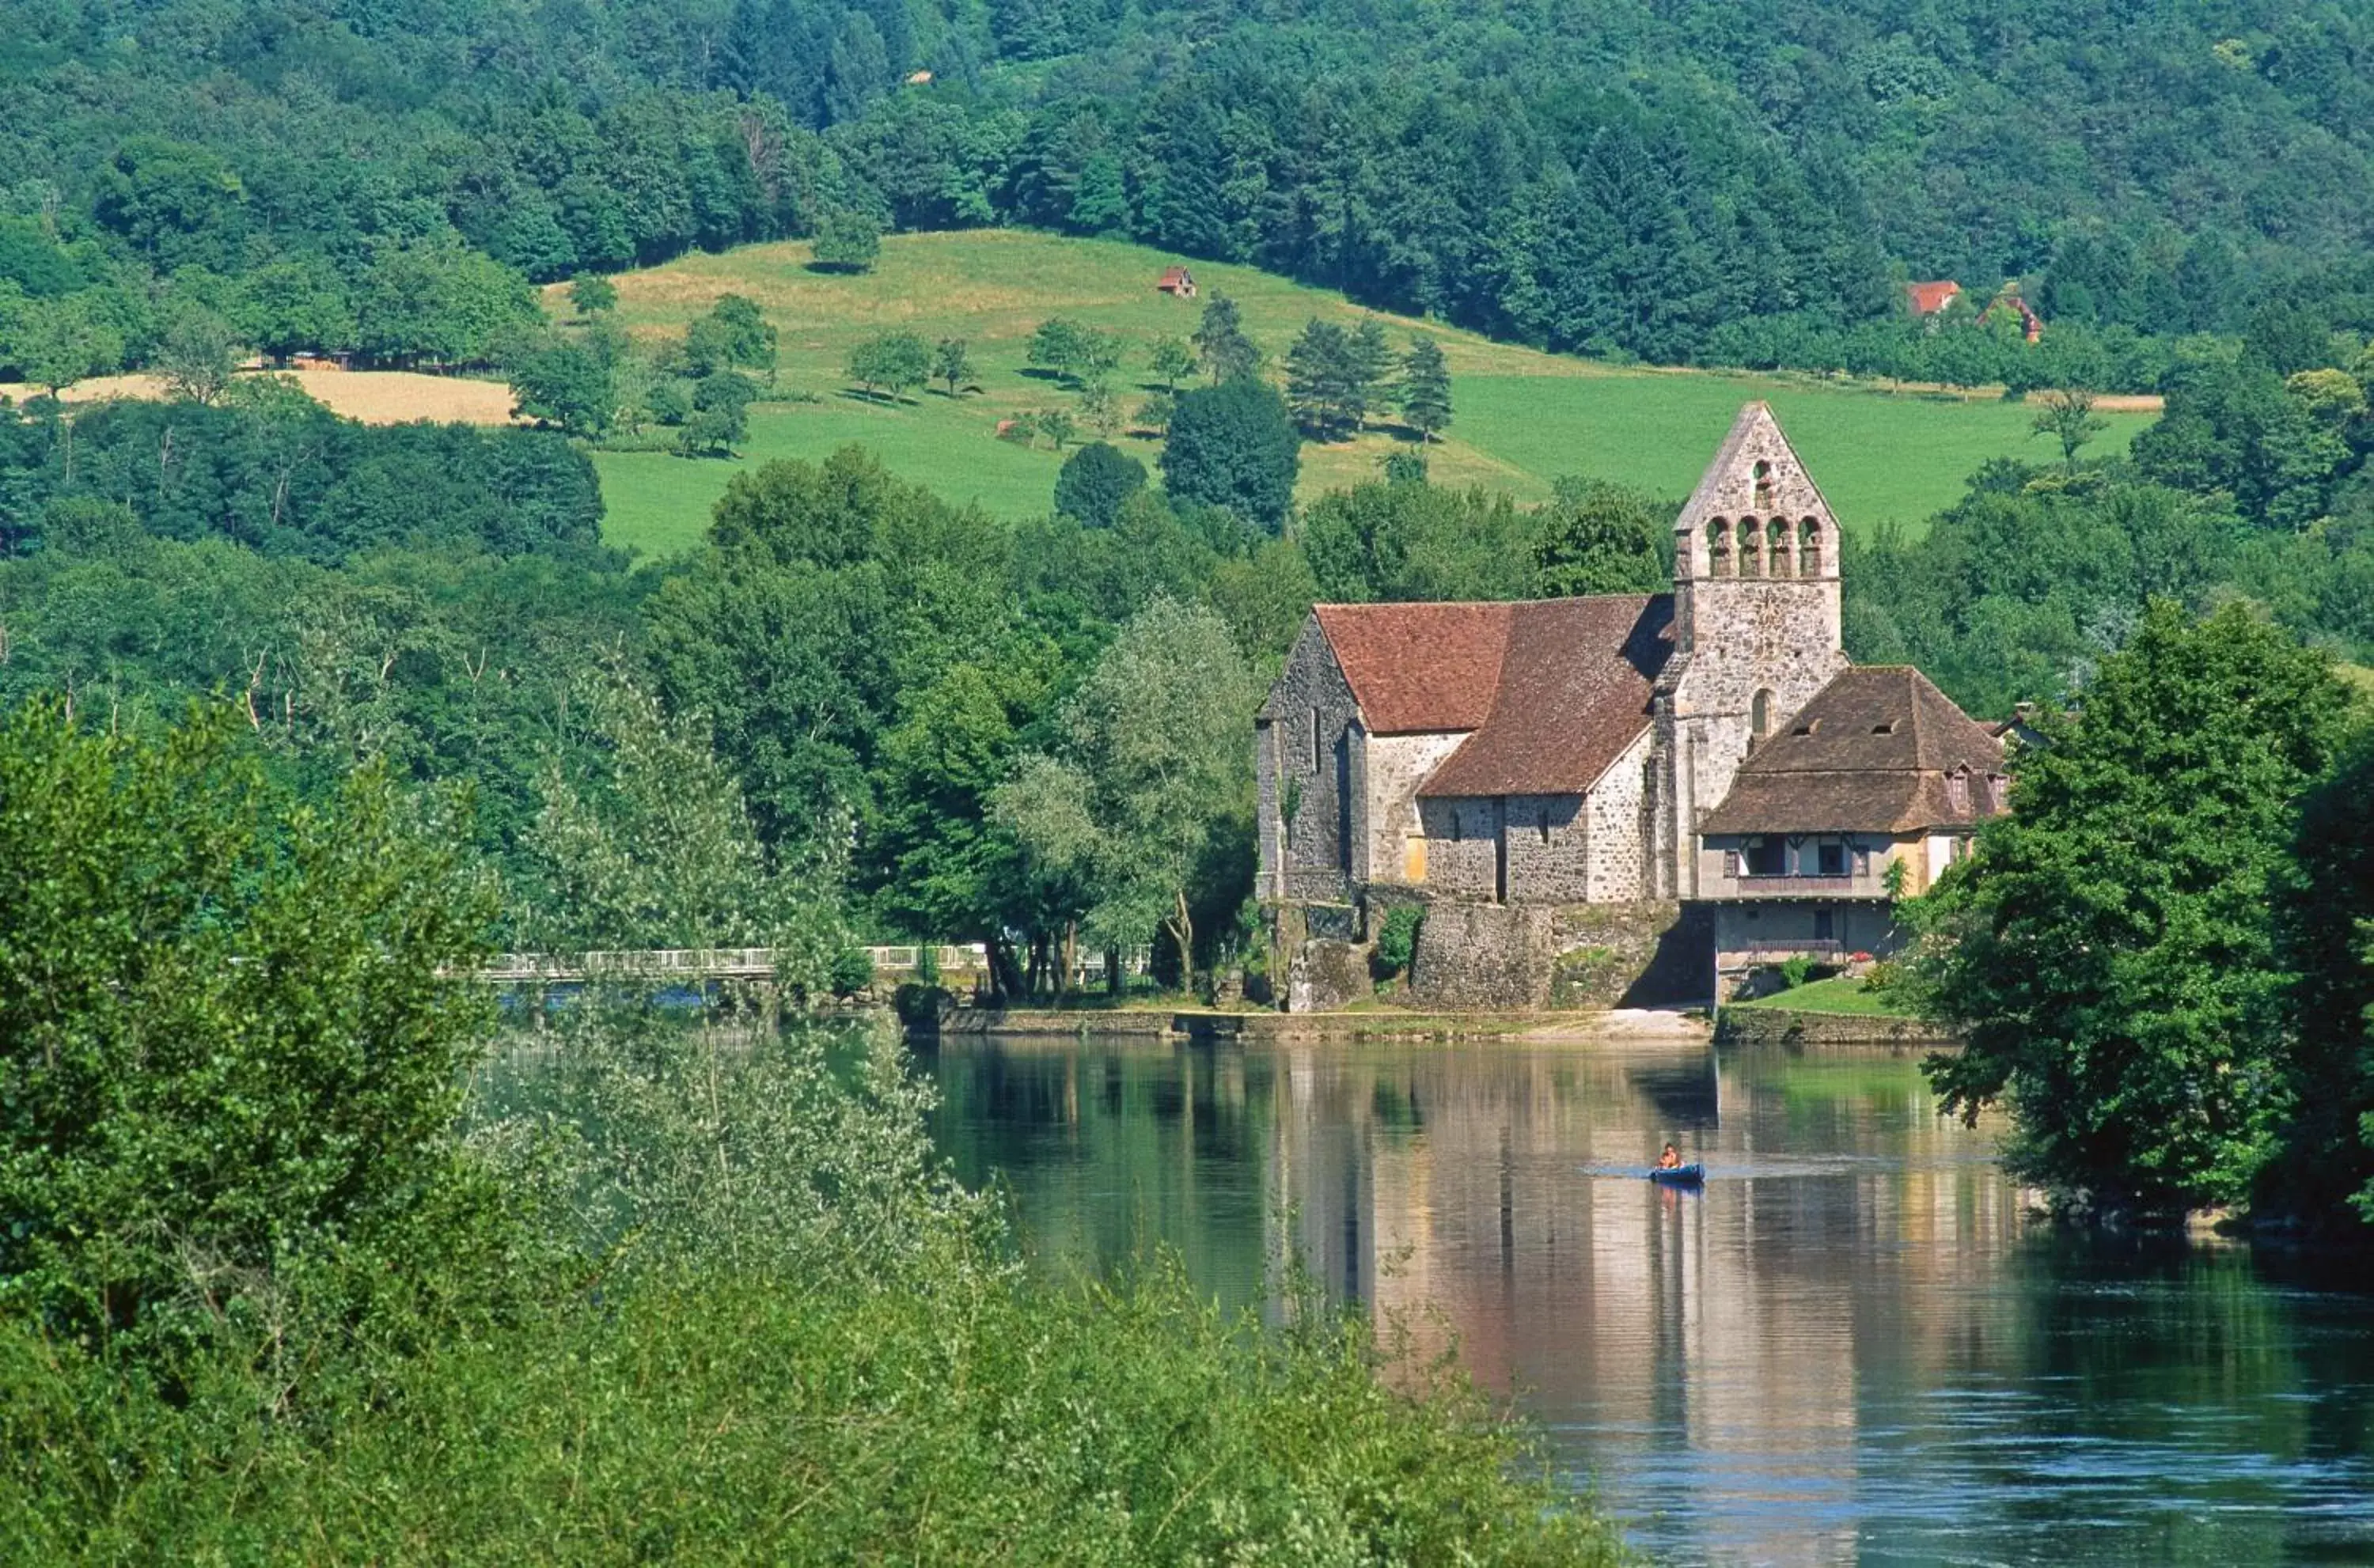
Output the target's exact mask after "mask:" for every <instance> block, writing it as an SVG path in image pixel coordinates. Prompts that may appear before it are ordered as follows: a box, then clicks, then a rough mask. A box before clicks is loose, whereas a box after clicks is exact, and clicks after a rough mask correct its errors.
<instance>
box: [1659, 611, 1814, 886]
mask: <svg viewBox="0 0 2374 1568" xmlns="http://www.w3.org/2000/svg"><path fill="white" fill-rule="evenodd" d="M1838 591H1839V587H1838V582H1837V580H1836V579H1831V580H1829V581H1827V582H1754V581H1748V582H1733V581H1722V580H1719V581H1714V582H1698V583H1692V584H1690V585H1688V588H1687V589H1686V592H1687V594H1688V598H1689V602H1690V603H1689V614H1690V615H1691V619H1692V622H1693V626H1694V634H1693V639H1692V640H1693V642H1694V644H1695V646H1694V647H1693V649H1692V650H1691V653H1690V656H1689V664H1688V667H1687V668H1686V670H1685V671H1684V672H1683V673H1682V676H1681V678H1680V680H1679V681H1678V682H1676V683H1675V687H1674V689H1673V692H1672V701H1673V705H1674V720H1675V731H1676V741H1677V743H1678V745H1679V747H1680V753H1681V755H1679V756H1678V757H1677V758H1676V759H1675V785H1674V790H1673V794H1674V804H1675V811H1676V821H1675V824H1674V827H1673V832H1672V835H1671V838H1672V842H1673V843H1674V845H1675V849H1676V851H1677V854H1676V856H1675V859H1676V860H1678V862H1679V864H1678V865H1677V866H1676V868H1675V871H1676V873H1677V878H1678V880H1677V882H1676V885H1675V891H1676V892H1677V893H1678V894H1679V895H1681V896H1682V897H1685V898H1687V897H1693V896H1695V895H1697V893H1698V887H1697V876H1696V872H1697V867H1696V865H1695V864H1694V863H1693V861H1694V860H1695V855H1694V854H1693V853H1692V850H1693V848H1694V847H1695V845H1696V843H1697V838H1698V819H1699V818H1700V817H1701V816H1703V815H1704V814H1705V813H1708V812H1710V811H1711V810H1713V809H1714V808H1715V806H1716V805H1718V804H1720V803H1721V802H1722V798H1723V796H1724V795H1726V794H1728V793H1729V792H1730V790H1731V780H1732V776H1733V774H1734V773H1736V772H1737V771H1738V770H1739V765H1740V763H1741V762H1742V761H1743V760H1745V757H1746V755H1747V748H1748V743H1749V741H1750V739H1751V738H1752V735H1753V728H1752V727H1753V722H1754V716H1755V707H1756V699H1757V695H1758V694H1759V693H1769V694H1770V695H1769V703H1768V715H1767V719H1768V723H1769V726H1770V728H1771V730H1772V731H1776V732H1777V731H1779V730H1780V729H1781V728H1783V727H1784V726H1786V724H1787V723H1788V722H1789V720H1790V719H1791V718H1792V716H1794V715H1795V713H1796V711H1797V710H1798V709H1799V708H1803V707H1804V706H1805V704H1806V703H1807V702H1809V701H1811V700H1812V699H1813V697H1814V695H1815V694H1816V692H1819V691H1820V690H1821V689H1822V688H1823V687H1824V686H1825V685H1828V684H1829V681H1830V678H1831V677H1832V676H1834V675H1836V674H1837V673H1839V671H1840V670H1843V669H1845V668H1846V666H1847V657H1846V654H1845V652H1844V651H1843V650H1841V649H1839V645H1838V642H1837V640H1836V635H1835V630H1834V628H1835V627H1836V625H1837V611H1838Z"/></svg>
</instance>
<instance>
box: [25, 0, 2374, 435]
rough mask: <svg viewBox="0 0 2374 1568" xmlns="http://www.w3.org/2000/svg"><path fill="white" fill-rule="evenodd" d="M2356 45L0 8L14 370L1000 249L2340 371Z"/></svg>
mask: <svg viewBox="0 0 2374 1568" xmlns="http://www.w3.org/2000/svg"><path fill="white" fill-rule="evenodd" d="M2369 51H2374V22H2369V20H2368V18H2367V17H2366V16H2365V14H2364V13H2363V11H2362V9H2360V8H2357V7H2353V6H2345V5H2341V4H2335V3H2331V0H2224V3H2220V4H2215V5H2208V6H2170V5H2155V6H2125V5H2112V4H2108V3H2104V0H2097V3H2093V4H2079V5H2065V4H2063V5H2043V4H2039V3H2035V0H2022V3H2019V4H2016V5H2012V6H1975V5H1967V4H1957V5H1945V6H1935V5H1917V6H1916V5H1911V4H1908V3H1904V0H1844V3H1830V0H1825V3H1821V4H1816V3H1815V0H1758V3H1757V4H1752V5H1746V6H1742V5H1739V4H1735V3H1732V0H1669V3H1664V4H1651V3H1650V0H1590V3H1588V4H1585V5H1581V6H1565V7H1535V6H1529V5H1523V4H1495V5H1489V6H1474V7H1463V8H1461V9H1460V10H1459V11H1458V12H1457V13H1456V14H1455V15H1452V14H1446V13H1444V12H1442V11H1440V9H1438V8H1436V7H1431V6H1422V5H1419V4H1416V0H1389V3H1387V4H1384V5H1381V6H1372V5H1360V6H1352V5H1348V4H1343V3H1341V0H1310V3H1308V4H1287V5H1271V4H1261V5H1254V4H1251V3H1250V0H1244V3H1240V0H1193V3H1180V4H1170V3H1166V0H1155V3H1147V4H1136V5H1125V4H1122V3H1120V0H996V3H994V4H991V5H988V6H978V7H976V6H956V5H953V4H946V3H934V4H924V5H909V4H905V3H903V0H859V3H847V0H731V3H724V0H704V3H699V4H692V5H683V6H677V5H659V4H655V3H652V0H618V3H614V4H607V5H586V6H527V5H520V4H503V3H496V0H489V3H487V4H478V5H467V6H463V5H441V4H429V3H426V0H424V3H421V4H389V3H382V0H340V3H335V4H330V5H325V6H293V5H290V6H272V5H259V6H237V7H224V6H215V5H212V4H209V3H207V0H166V3H163V4H159V5H155V6H140V7H116V6H107V5H102V4H100V3H98V0H7V4H6V5H5V6H0V158H5V159H6V165H5V167H6V169H7V170H9V171H10V174H9V178H8V179H7V180H6V181H0V364H5V366H6V368H8V369H13V370H14V371H15V372H17V374H18V377H19V378H20V379H23V380H31V381H36V382H41V383H43V384H56V383H55V381H54V380H53V378H56V377H58V376H65V378H66V379H67V380H69V381H71V380H76V379H80V378H81V377H84V376H88V375H91V374H97V373H100V372H101V371H103V370H106V369H114V368H116V367H118V366H120V365H123V364H132V365H148V364H152V363H155V362H157V360H158V358H159V355H160V354H163V353H165V352H166V350H167V348H168V345H169V343H170V339H171V338H172V337H173V335H174V333H176V331H177V330H180V331H182V332H184V333H189V332H194V331H196V330H198V328H197V327H194V326H192V325H191V322H192V321H193V319H194V320H195V321H196V322H198V323H200V325H204V324H205V323H207V322H228V323H229V325H230V326H231V328H232V329H233V330H235V331H236V333H238V335H239V338H240V341H241V342H242V343H243V344H246V345H251V346H254V347H258V348H261V349H263V350H264V351H266V352H270V353H276V354H285V353H289V352H295V351H299V350H307V351H315V352H323V353H342V354H352V355H355V356H358V357H360V358H361V359H362V360H363V361H364V362H367V363H377V364H393V365H406V366H412V365H430V366H473V365H484V364H488V363H491V362H494V361H496V360H499V359H501V358H503V357H506V356H507V355H510V354H512V353H515V352H517V351H518V350H517V345H516V344H515V343H514V342H513V341H512V340H513V339H514V338H515V337H516V335H517V334H518V333H520V332H522V331H523V330H526V329H528V328H530V327H532V326H533V324H534V323H533V311H532V309H531V308H530V307H529V305H528V302H527V299H526V295H525V288H524V285H525V283H527V282H542V281H548V280H551V279H556V278H561V277H567V276H570V275H576V274H579V273H582V272H597V273H598V272H605V271H613V270H616V269H618V268H621V267H624V266H627V265H629V264H638V263H652V262H656V261H661V260H664V259H665V258H667V257H670V256H672V255H676V254H678V253H681V252H685V251H687V250H689V249H693V248H703V249H710V250H716V249H722V248H723V247H726V246H730V245H733V244H735V243H739V242H743V241H747V240H763V239H771V238H778V237H784V236H808V235H813V234H817V233H819V232H820V231H828V232H834V233H844V232H847V231H848V230H849V229H850V228H851V227H852V225H854V226H858V227H860V228H874V229H876V230H879V229H882V228H894V229H922V228H950V227H966V226H978V225H990V224H1009V225H1025V226H1031V227H1037V228H1050V229H1054V230H1058V231H1061V232H1065V233H1074V234H1084V235H1119V236H1126V237H1129V238H1133V239H1137V240H1144V241H1146V242H1148V243H1151V244H1155V245H1158V246H1161V247H1164V248H1167V249H1169V250H1171V251H1174V252H1177V253H1179V254H1181V255H1182V256H1187V257H1201V258H1213V259H1224V260H1231V261H1242V262H1248V263H1254V264H1257V265H1259V266H1261V267H1263V268H1264V269H1267V270H1269V271H1272V272H1276V273H1280V274H1285V275H1290V276H1293V277H1296V278H1299V279H1302V280H1306V281H1309V282H1312V283H1315V284H1320V285H1323V286H1326V287H1337V288H1341V289H1342V290H1344V291H1345V292H1346V293H1347V294H1348V295H1350V296H1351V297H1352V298H1354V299H1356V300H1357V301H1360V302H1363V303H1367V304H1369V305H1372V306H1376V307H1379V308H1390V309H1393V310H1401V311H1406V312H1411V313H1428V314H1432V315H1435V316H1437V317H1439V318H1440V319H1443V320H1445V321H1449V322H1454V323H1458V324H1460V325H1463V326H1468V327H1473V328H1475V329H1478V330H1481V331H1484V332H1487V333H1493V334H1496V335H1500V336H1505V337H1508V338H1510V339H1514V340H1519V341H1523V342H1528V343H1533V344H1536V345H1545V346H1548V347H1551V348H1555V349H1561V350H1570V351H1575V352H1581V353H1587V354H1592V355H1598V356H1603V357H1618V358H1623V357H1639V358H1645V359H1649V360H1653V361H1657V362H1661V363H1688V362H1694V361H1695V362H1710V363H1725V364H1735V365H1745V366H1749V367H1757V368H1761V367H1766V366H1774V365H1786V366H1793V367H1797V368H1802V369H1840V370H1848V371H1852V372H1856V373H1862V374H1887V375H1893V376H1900V377H1908V378H1910V379H1915V380H1945V381H1955V382H1959V383H1962V384H1981V383H1992V382H1996V381H2007V382H2009V383H2011V384H2012V385H2014V386H2015V387H2021V386H2042V385H2063V386H2066V385H2074V384H2085V385H2090V386H2093V387H2095V388H2097V389H2098V390H2117V391H2134V392H2147V391H2151V390H2155V387H2156V385H2157V381H2158V380H2159V379H2160V378H2161V377H2162V376H2163V375H2164V374H2165V373H2166V372H2167V371H2168V367H2169V365H2170V363H2171V359H2172V357H2173V355H2174V353H2175V345H2177V344H2179V343H2180V342H2181V341H2182V340H2184V339H2185V338H2187V337H2188V336H2191V335H2193V334H2201V333H2211V334H2223V335H2227V336H2231V335H2232V334H2236V333H2239V332H2241V331H2242V330H2243V329H2244V328H2245V327H2247V326H2249V325H2250V324H2251V322H2252V321H2253V319H2254V318H2255V317H2256V316H2257V315H2258V314H2259V313H2261V312H2262V311H2264V310H2269V309H2271V308H2294V309H2304V310H2312V311H2315V312H2317V313H2319V314H2320V315H2321V316H2322V317H2323V318H2325V319H2326V320H2327V321H2328V322H2330V324H2331V325H2332V326H2333V327H2335V328H2338V329H2343V330H2349V331H2353V332H2356V333H2358V334H2360V335H2361V336H2362V335H2364V334H2366V333H2368V332H2369V331H2374V272H2369V269H2368V263H2366V261H2365V260H2364V256H2365V252H2366V249H2367V243H2366V242H2367V240H2368V233H2367V226H2368V216H2367V214H2366V211H2365V205H2364V203H2363V202H2362V200H2360V199H2359V193H2362V192H2363V191H2364V190H2365V189H2366V188H2367V186H2368V183H2369V181H2374V152H2369V146H2368V132H2367V130H2366V127H2367V126H2368V124H2370V123H2374V112H2369V109H2374V104H2369V102H2368V98H2369V95H2374V86H2369V83H2374V71H2369V70H2368V53H2369ZM1924 278H1953V279H1957V280H1958V281H1959V282H1960V283H1961V284H1962V285H1963V287H1964V289H1965V295H1964V299H1963V301H1962V303H1961V304H1960V305H1959V306H1958V307H1957V309H1956V310H1953V311H1949V313H1948V319H1947V320H1946V321H1945V322H1934V323H1931V324H1930V326H1929V327H1928V328H1926V329H1924V328H1922V327H1920V326H1916V325H1914V324H1913V323H1911V322H1909V321H1907V320H1905V319H1904V312H1903V310H1902V306H1901V299H1902V294H1901V289H1900V285H1901V284H1902V283H1903V282H1904V281H1905V280H1907V279H1924ZM2005 283H2013V284H2016V285H2017V286H2018V287H2021V288H2022V289H2024V290H2025V293H2026V297H2027V298H2029V299H2030V301H2031V302H2032V303H2033V305H2034V307H2035V308H2036V309H2037V310H2040V311H2041V313H2042V315H2043V317H2044V318H2045V320H2046V321H2047V322H2049V323H2051V330H2050V331H2048V332H2047V333H2045V335H2044V337H2043V338H2042V340H2041V341H2040V342H2039V343H2038V344H2036V345H2033V347H2032V348H2031V347H2030V345H2027V344H2026V343H2024V342H2023V341H2022V340H2021V334H2020V333H2019V331H2018V326H2017V319H2016V316H2013V315H2011V314H2010V313H2008V312H2004V311H1993V312H1989V311H1987V310H1985V306H1986V305H1987V303H1988V301H1989V300H1990V299H1991V298H1992V297H1993V294H1994V291H1995V290H1996V288H1997V287H1998V286H1999V285H2003V284H2005Z"/></svg>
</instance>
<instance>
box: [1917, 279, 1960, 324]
mask: <svg viewBox="0 0 2374 1568" xmlns="http://www.w3.org/2000/svg"><path fill="white" fill-rule="evenodd" d="M1961 297H1962V286H1961V285H1960V284H1958V283H1956V282H1955V281H1954V280H1953V279H1951V278H1939V279H1937V280H1936V281H1935V282H1933V283H1908V284H1906V285H1905V286H1904V302H1905V304H1906V305H1908V306H1909V307H1910V309H1911V310H1912V313H1913V314H1914V315H1915V316H1919V317H1923V318H1925V317H1929V316H1933V315H1935V314H1936V313H1937V312H1938V311H1940V310H1944V309H1945V307H1946V306H1948V305H1951V304H1952V303H1953V302H1954V301H1955V300H1957V299H1959V298H1961Z"/></svg>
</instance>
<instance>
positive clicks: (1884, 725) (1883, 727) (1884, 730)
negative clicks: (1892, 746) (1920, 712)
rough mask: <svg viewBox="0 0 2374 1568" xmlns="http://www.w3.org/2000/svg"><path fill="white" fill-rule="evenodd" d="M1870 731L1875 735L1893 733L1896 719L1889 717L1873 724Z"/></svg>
mask: <svg viewBox="0 0 2374 1568" xmlns="http://www.w3.org/2000/svg"><path fill="white" fill-rule="evenodd" d="M1871 732H1872V733H1873V734H1875V735H1893V734H1895V733H1896V720H1893V719H1890V720H1885V721H1884V722H1881V723H1878V724H1875V725H1873V726H1872V727H1871Z"/></svg>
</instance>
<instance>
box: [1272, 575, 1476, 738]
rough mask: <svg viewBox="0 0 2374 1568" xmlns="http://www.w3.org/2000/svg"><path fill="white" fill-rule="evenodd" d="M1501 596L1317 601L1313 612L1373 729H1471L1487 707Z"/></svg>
mask: <svg viewBox="0 0 2374 1568" xmlns="http://www.w3.org/2000/svg"><path fill="white" fill-rule="evenodd" d="M1513 607H1514V606H1512V605H1508V604H1457V603H1446V604H1321V605H1318V606H1316V607H1315V609H1314V612H1313V613H1314V614H1317V615H1318V617H1319V629H1320V630H1321V631H1322V633H1324V634H1325V635H1326V638H1327V646H1328V647H1329V648H1330V649H1334V654H1335V662H1336V664H1337V665H1338V666H1339V667H1341V668H1342V670H1343V672H1344V678H1345V680H1346V681H1347V682H1349V683H1350V684H1351V687H1352V697H1353V700H1354V701H1356V702H1357V703H1358V704H1359V705H1360V716H1361V719H1362V720H1363V721H1365V722H1366V724H1367V725H1368V729H1369V733H1370V734H1372V735H1406V734H1411V733H1415V732H1417V731H1429V730H1434V731H1440V730H1474V729H1478V728H1481V727H1482V725H1483V723H1484V720H1487V719H1488V718H1490V717H1491V714H1492V695H1493V692H1494V690H1495V689H1496V688H1497V687H1498V685H1499V682H1500V659H1501V656H1502V655H1503V654H1504V653H1505V652H1506V651H1507V649H1508V644H1509V612H1510V610H1511V609H1512V608H1513Z"/></svg>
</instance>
